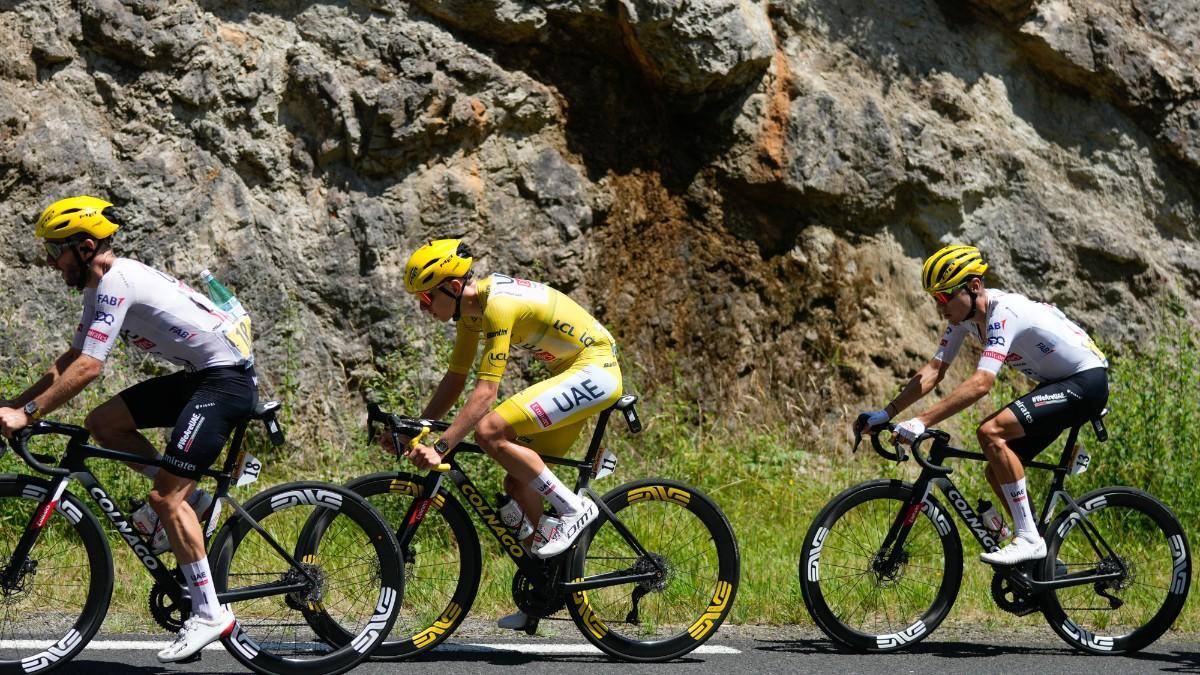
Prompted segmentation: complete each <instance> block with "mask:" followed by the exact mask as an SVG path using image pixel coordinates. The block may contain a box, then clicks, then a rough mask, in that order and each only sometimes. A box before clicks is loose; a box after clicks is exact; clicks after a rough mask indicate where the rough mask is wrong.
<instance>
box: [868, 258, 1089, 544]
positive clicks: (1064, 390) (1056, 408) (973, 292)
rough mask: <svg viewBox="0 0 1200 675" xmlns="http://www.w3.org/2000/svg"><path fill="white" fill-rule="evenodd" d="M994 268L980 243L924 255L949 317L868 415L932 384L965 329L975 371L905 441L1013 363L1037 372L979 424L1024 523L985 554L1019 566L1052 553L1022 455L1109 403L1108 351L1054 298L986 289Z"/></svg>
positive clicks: (890, 412) (914, 421)
mask: <svg viewBox="0 0 1200 675" xmlns="http://www.w3.org/2000/svg"><path fill="white" fill-rule="evenodd" d="M986 271H987V265H986V264H985V263H984V262H983V258H982V256H981V255H980V253H979V249H977V248H975V247H974V246H947V247H945V248H943V249H942V250H940V251H938V252H937V253H935V254H933V255H932V256H930V257H929V259H928V260H926V261H925V265H924V268H923V270H922V281H923V286H924V288H925V290H926V291H927V292H929V293H930V294H932V295H933V297H934V300H935V301H936V302H937V303H938V309H939V311H940V312H941V314H942V316H943V317H944V318H945V319H946V320H947V321H948V322H949V324H950V325H949V327H948V328H946V332H945V334H944V335H943V336H942V340H941V342H940V343H939V344H938V347H937V350H936V352H935V353H934V355H933V358H932V359H931V360H930V361H929V362H928V363H927V364H925V366H924V367H922V368H921V370H919V371H918V372H917V374H916V375H914V376H913V378H912V379H911V380H909V382H908V384H907V385H906V386H905V387H904V390H903V391H902V392H901V393H900V395H899V396H897V397H896V398H895V399H894V400H893V401H892V402H891V403H888V404H887V406H885V407H884V409H883V410H877V411H873V412H870V413H868V418H867V420H866V424H867V426H872V427H873V426H878V425H880V424H883V423H884V422H887V421H888V420H890V419H891V418H892V417H894V416H895V415H897V414H899V413H900V411H902V410H904V409H905V408H907V407H909V406H910V405H912V404H913V403H916V402H917V401H918V400H920V399H921V398H922V397H924V396H925V395H926V394H928V393H929V392H931V391H933V389H934V387H936V386H937V384H938V383H939V382H941V380H942V378H943V377H944V376H945V374H946V370H947V369H948V368H949V366H950V363H951V361H953V360H954V357H955V355H956V354H958V350H959V347H961V346H962V342H963V339H964V338H965V337H966V336H967V335H972V336H974V337H975V339H977V340H979V342H980V344H981V345H982V346H983V353H982V354H981V355H980V357H979V363H978V365H977V366H976V370H975V373H974V374H973V375H971V376H970V377H969V378H967V380H966V381H965V382H963V383H962V384H960V385H959V386H958V387H957V388H955V389H954V391H952V392H951V393H950V394H949V395H948V396H946V397H945V398H943V399H942V400H941V401H938V402H937V403H936V404H935V405H933V407H931V408H929V409H928V410H926V411H925V412H924V413H922V414H921V415H918V416H917V417H913V418H911V419H909V420H907V421H905V422H902V423H901V424H899V425H897V426H896V433H897V434H898V435H899V436H900V438H901V439H902V440H904V441H906V442H910V443H911V442H912V441H913V440H914V439H915V438H916V437H917V436H919V435H920V434H921V433H923V432H924V431H925V428H926V427H928V426H932V425H935V424H937V423H938V422H941V421H942V420H944V419H947V418H949V417H950V416H952V415H954V414H955V413H957V412H959V411H960V410H963V409H964V408H966V407H968V406H970V405H971V404H973V403H974V402H976V401H978V400H979V399H981V398H983V397H984V396H985V395H986V394H987V393H988V391H990V390H991V388H992V385H993V384H994V383H995V381H996V374H997V373H998V372H999V370H1000V366H1001V365H1003V364H1005V363H1007V364H1008V365H1010V366H1012V367H1013V368H1015V369H1017V370H1018V371H1020V372H1022V373H1024V374H1025V375H1027V376H1028V377H1030V378H1032V379H1034V380H1036V381H1037V383H1038V384H1037V386H1036V387H1035V388H1034V389H1033V390H1032V391H1031V392H1029V393H1028V394H1026V395H1025V396H1022V397H1020V398H1017V399H1016V400H1014V401H1012V402H1011V403H1009V404H1008V405H1007V406H1005V407H1004V408H1002V409H1000V410H999V411H997V412H995V413H993V414H992V415H990V416H988V418H987V419H986V420H984V421H983V423H982V424H980V425H979V428H978V429H977V430H976V435H977V437H978V439H979V444H980V446H981V447H982V448H983V453H984V455H986V456H987V460H988V464H987V478H988V482H989V483H990V484H991V486H992V489H993V490H994V491H995V492H996V494H997V495H998V496H999V497H1000V498H1001V499H1002V500H1003V501H1004V503H1005V505H1006V506H1007V507H1008V510H1009V513H1010V514H1011V516H1012V519H1013V523H1014V524H1015V526H1016V527H1015V529H1016V532H1015V533H1014V536H1013V539H1012V541H1011V542H1010V543H1008V544H1007V545H1006V546H1004V547H1003V548H1001V549H1000V550H998V551H995V552H992V553H984V554H983V555H982V556H981V558H982V559H983V561H984V562H987V563H991V564H995V565H1015V564H1017V563H1021V562H1025V561H1027V560H1037V559H1040V558H1044V557H1045V556H1046V544H1045V542H1044V541H1043V540H1042V537H1041V535H1039V534H1038V531H1037V523H1036V522H1035V521H1034V518H1033V512H1032V510H1031V508H1030V505H1029V499H1028V494H1027V491H1026V487H1025V468H1024V463H1026V462H1030V461H1032V460H1033V458H1034V457H1036V456H1037V455H1038V454H1039V453H1041V452H1042V451H1043V450H1045V449H1046V448H1047V447H1048V446H1049V445H1050V444H1051V443H1053V442H1054V439H1055V438H1057V437H1058V436H1059V434H1061V433H1062V431H1063V430H1064V429H1068V428H1070V427H1072V426H1075V425H1076V424H1080V423H1082V422H1085V421H1087V420H1089V419H1091V418H1092V417H1095V416H1096V415H1098V414H1099V413H1100V412H1101V411H1102V410H1103V409H1104V405H1105V404H1106V403H1107V402H1108V360H1107V359H1106V358H1105V357H1104V354H1103V353H1101V351H1100V350H1099V349H1098V348H1097V347H1096V345H1095V343H1094V342H1092V339H1091V338H1090V337H1088V335H1087V333H1086V332H1084V330H1083V329H1081V328H1080V327H1079V326H1077V325H1076V324H1075V323H1074V322H1072V321H1071V320H1070V319H1068V318H1067V317H1066V316H1065V315H1064V314H1063V313H1062V312H1061V311H1059V310H1058V309H1057V308H1056V307H1054V306H1052V305H1048V304H1045V303H1040V302H1035V301H1033V300H1030V299H1029V298H1027V297H1025V296H1023V295H1019V294H1017V293H1009V292H1007V291H1001V290H997V289H988V288H985V287H984V284H983V274H984V273H985V272H986Z"/></svg>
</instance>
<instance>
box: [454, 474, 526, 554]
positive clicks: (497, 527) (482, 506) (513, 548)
mask: <svg viewBox="0 0 1200 675" xmlns="http://www.w3.org/2000/svg"><path fill="white" fill-rule="evenodd" d="M459 489H460V490H462V493H463V494H464V495H466V496H467V501H468V502H470V503H471V506H473V507H475V513H478V514H479V517H480V518H481V519H483V523H484V524H485V525H487V526H488V529H489V530H491V531H492V533H493V534H495V535H496V538H497V539H499V540H500V543H501V544H503V545H504V548H505V549H507V550H508V553H509V555H511V556H513V557H514V558H521V557H524V555H525V549H523V548H521V543H520V542H518V541H517V540H516V538H515V537H513V536H512V533H511V532H509V531H508V528H507V527H505V526H504V523H503V522H502V521H501V520H500V517H499V516H497V515H496V512H495V511H493V510H492V507H491V506H490V505H488V503H487V500H486V499H484V498H483V495H481V494H479V491H478V490H476V489H475V486H474V485H471V484H470V483H463V484H462V485H461V486H460V487H459Z"/></svg>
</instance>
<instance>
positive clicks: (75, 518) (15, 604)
mask: <svg viewBox="0 0 1200 675" xmlns="http://www.w3.org/2000/svg"><path fill="white" fill-rule="evenodd" d="M52 489H53V485H52V484H51V483H50V482H49V481H46V480H43V479H41V478H37V477H33V476H15V475H6V476H3V477H0V542H2V543H0V568H2V567H7V566H8V564H9V559H10V557H11V556H12V551H13V548H15V547H16V545H17V542H18V541H19V540H20V538H21V535H22V534H24V532H25V528H26V527H27V526H28V524H29V521H30V518H31V517H32V516H33V513H34V510H35V508H36V507H37V504H38V502H39V501H40V500H42V499H44V498H45V496H46V495H47V494H49V493H50V491H51V490H52ZM134 536H136V535H134ZM80 546H82V548H83V551H79V550H78V548H79V547H80ZM147 554H148V552H147ZM30 559H31V561H33V562H34V563H35V564H36V567H35V568H34V570H33V571H32V572H31V573H29V574H26V575H25V577H24V578H23V579H22V581H21V583H20V584H19V585H18V587H17V588H15V589H13V590H12V591H10V590H8V589H0V636H3V640H2V641H0V673H2V674H4V675H8V674H9V673H12V674H14V675H15V674H16V673H34V672H36V673H46V672H50V671H51V670H53V669H55V668H57V667H59V666H62V665H63V664H65V663H68V662H69V661H70V660H71V659H72V658H74V657H75V656H76V655H77V654H79V652H80V651H82V650H83V648H84V647H85V646H86V645H87V643H88V642H89V641H91V639H92V637H94V636H95V634H96V631H97V630H99V628H100V624H101V623H103V622H104V617H105V615H106V614H107V613H108V605H109V601H110V600H111V599H112V590H113V561H112V550H111V549H110V548H109V546H108V540H107V539H106V538H105V535H104V530H103V529H102V528H101V527H100V522H99V521H98V520H97V519H96V516H95V514H93V513H92V511H91V509H89V508H87V507H86V506H85V505H83V503H82V502H80V500H79V499H78V498H77V497H75V496H74V495H73V494H71V493H70V492H68V491H64V492H63V494H62V496H61V497H59V500H58V505H57V506H56V507H55V509H54V511H53V513H51V514H50V516H49V517H48V518H47V519H46V521H45V524H44V525H43V527H42V533H41V535H40V536H39V538H38V541H37V543H36V544H34V546H33V549H32V550H31V551H30ZM48 562H53V563H54V564H49V565H48V564H47V563H48ZM75 605H79V607H78V609H74V608H73V606H75ZM31 613H32V614H35V615H36V616H35V618H34V619H33V621H32V623H34V624H38V626H37V627H36V629H35V626H32V625H31V626H29V628H22V627H21V626H17V625H15V621H14V619H16V618H17V617H18V616H28V615H29V614H31Z"/></svg>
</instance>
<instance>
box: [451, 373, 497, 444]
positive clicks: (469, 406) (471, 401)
mask: <svg viewBox="0 0 1200 675" xmlns="http://www.w3.org/2000/svg"><path fill="white" fill-rule="evenodd" d="M499 389H500V383H499V382H497V381H495V380H483V379H481V380H479V381H477V382H476V383H475V388H474V389H473V390H471V394H470V396H468V397H467V402H466V404H465V405H463V408H462V410H460V411H458V414H457V415H455V417H454V422H452V423H451V424H450V428H449V429H446V431H445V433H443V434H442V436H441V439H442V440H443V441H446V445H449V446H450V447H452V448H453V447H454V446H456V445H458V444H459V443H460V442H461V441H462V440H463V439H464V438H466V437H467V434H469V433H471V432H472V431H473V430H474V429H475V426H476V425H477V424H479V420H482V419H483V417H484V415H487V414H488V412H490V411H491V409H492V403H495V402H496V392H497V391H498V390H499Z"/></svg>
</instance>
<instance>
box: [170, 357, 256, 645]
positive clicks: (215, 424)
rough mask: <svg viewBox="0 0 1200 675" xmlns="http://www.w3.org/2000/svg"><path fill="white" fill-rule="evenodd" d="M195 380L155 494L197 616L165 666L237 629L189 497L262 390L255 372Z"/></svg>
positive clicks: (208, 374)
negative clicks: (223, 599)
mask: <svg viewBox="0 0 1200 675" xmlns="http://www.w3.org/2000/svg"><path fill="white" fill-rule="evenodd" d="M193 377H194V379H195V381H196V387H195V391H194V392H193V393H192V396H191V398H190V399H189V400H188V402H187V404H186V405H184V407H183V410H182V411H181V412H180V413H179V417H178V419H177V420H176V423H175V429H174V431H172V433H171V439H170V441H168V443H167V447H166V451H165V452H164V453H163V461H164V462H166V463H167V464H168V465H169V467H170V468H168V469H166V470H164V471H160V472H159V474H158V476H157V477H156V479H155V484H154V490H153V491H152V492H151V493H150V505H151V507H152V508H153V509H154V510H155V512H156V513H158V516H159V520H160V522H162V524H163V529H165V530H166V532H167V538H168V539H169V540H170V542H171V546H172V551H174V552H175V557H176V559H177V560H178V561H179V567H180V569H181V570H182V571H183V576H184V581H185V582H186V583H187V587H188V594H189V596H190V597H191V600H192V615H193V619H192V620H189V623H185V625H184V629H183V630H182V631H180V633H179V636H178V637H177V638H176V640H175V642H173V643H172V644H171V646H169V647H167V648H166V649H164V650H163V651H161V652H159V660H161V661H177V660H180V659H184V658H187V657H188V656H190V655H191V654H194V653H195V652H196V651H198V650H199V649H201V648H203V647H204V645H206V644H208V643H209V642H212V641H213V640H216V639H217V638H219V637H221V636H222V635H223V634H226V633H228V631H229V630H232V628H233V624H234V619H233V613H232V612H231V611H229V610H227V609H224V608H222V607H221V606H220V605H219V603H218V601H217V595H216V590H215V588H214V587H213V584H212V574H211V571H210V570H209V566H208V559H207V558H206V557H205V554H204V535H203V532H202V531H201V528H200V521H199V519H198V516H197V514H196V512H195V511H193V510H192V508H191V506H190V505H189V504H188V502H187V497H188V495H189V494H191V492H192V490H193V489H194V488H195V486H196V481H197V480H198V479H199V478H200V476H201V474H200V472H201V471H203V470H204V469H206V468H208V467H209V466H210V465H212V463H213V462H214V461H215V460H216V459H217V457H218V456H219V455H220V453H221V450H222V449H223V448H224V447H225V441H226V439H228V437H229V434H230V433H231V432H232V431H233V429H234V427H235V426H236V425H237V424H238V423H239V422H240V421H242V420H243V419H245V417H246V416H247V415H248V414H249V413H250V412H251V410H253V408H254V403H255V399H256V398H257V388H256V385H255V382H254V375H253V370H252V369H242V368H237V367H229V368H211V369H207V370H204V371H200V372H198V373H195V374H194V375H193Z"/></svg>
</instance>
